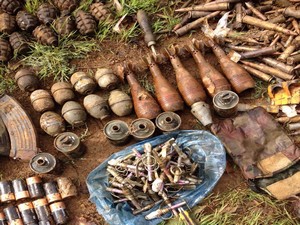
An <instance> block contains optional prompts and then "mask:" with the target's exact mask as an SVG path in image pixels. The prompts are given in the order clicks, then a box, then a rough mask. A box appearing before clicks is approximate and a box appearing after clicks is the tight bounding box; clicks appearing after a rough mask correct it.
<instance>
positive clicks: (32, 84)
mask: <svg viewBox="0 0 300 225" xmlns="http://www.w3.org/2000/svg"><path fill="white" fill-rule="evenodd" d="M15 80H16V82H17V84H18V86H19V88H20V89H21V90H22V91H28V92H32V91H34V90H36V89H37V88H38V87H39V78H38V77H37V76H36V75H35V73H34V72H33V70H31V69H28V68H22V69H20V70H18V72H17V73H16V75H15Z"/></svg>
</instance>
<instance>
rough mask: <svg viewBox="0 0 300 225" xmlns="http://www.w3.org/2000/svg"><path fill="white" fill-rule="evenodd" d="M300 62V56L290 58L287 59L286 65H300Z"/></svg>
mask: <svg viewBox="0 0 300 225" xmlns="http://www.w3.org/2000/svg"><path fill="white" fill-rule="evenodd" d="M299 62H300V54H297V55H294V56H290V57H288V58H287V59H286V63H287V64H288V65H293V64H296V63H299Z"/></svg>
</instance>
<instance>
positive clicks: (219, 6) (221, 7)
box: [175, 2, 232, 12]
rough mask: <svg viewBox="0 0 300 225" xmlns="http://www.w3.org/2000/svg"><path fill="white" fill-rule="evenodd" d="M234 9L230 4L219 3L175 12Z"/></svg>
mask: <svg viewBox="0 0 300 225" xmlns="http://www.w3.org/2000/svg"><path fill="white" fill-rule="evenodd" d="M231 8H232V4H231V3H228V2H218V3H213V2H212V3H209V4H202V5H196V6H192V7H187V8H181V9H177V10H175V12H188V11H227V10H229V9H231Z"/></svg>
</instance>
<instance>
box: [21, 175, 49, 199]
mask: <svg viewBox="0 0 300 225" xmlns="http://www.w3.org/2000/svg"><path fill="white" fill-rule="evenodd" d="M26 183H27V187H28V192H29V195H30V197H31V198H33V199H34V198H42V197H44V196H45V191H44V189H43V181H42V178H40V177H39V176H33V177H28V178H26Z"/></svg>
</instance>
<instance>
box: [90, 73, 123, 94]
mask: <svg viewBox="0 0 300 225" xmlns="http://www.w3.org/2000/svg"><path fill="white" fill-rule="evenodd" d="M95 79H96V81H97V82H98V85H99V87H100V88H102V89H105V90H108V91H111V90H113V89H116V88H117V86H118V84H119V78H118V77H117V75H115V74H114V72H113V71H112V69H110V68H99V69H97V71H96V73H95Z"/></svg>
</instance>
